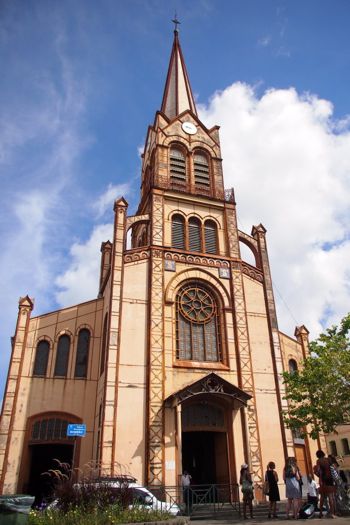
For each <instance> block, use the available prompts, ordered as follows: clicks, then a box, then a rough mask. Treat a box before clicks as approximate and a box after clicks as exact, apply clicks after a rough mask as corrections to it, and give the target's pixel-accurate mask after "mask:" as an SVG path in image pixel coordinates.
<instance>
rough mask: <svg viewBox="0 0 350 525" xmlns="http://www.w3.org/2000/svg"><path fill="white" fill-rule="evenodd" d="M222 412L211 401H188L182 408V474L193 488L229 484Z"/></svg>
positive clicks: (221, 408) (219, 407) (225, 426)
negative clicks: (186, 476)
mask: <svg viewBox="0 0 350 525" xmlns="http://www.w3.org/2000/svg"><path fill="white" fill-rule="evenodd" d="M227 419H228V414H226V411H225V409H224V408H223V407H222V406H220V405H219V404H216V403H214V402H212V401H207V400H205V399H203V400H196V401H192V402H191V401H190V402H188V403H187V404H185V405H184V406H183V408H182V440H181V441H182V471H185V470H187V471H188V472H190V473H191V476H192V482H193V484H196V485H202V484H205V485H206V484H214V483H229V481H230V475H229V463H230V458H229V454H228V447H227Z"/></svg>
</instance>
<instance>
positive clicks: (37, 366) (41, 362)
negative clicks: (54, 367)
mask: <svg viewBox="0 0 350 525" xmlns="http://www.w3.org/2000/svg"><path fill="white" fill-rule="evenodd" d="M49 352H50V343H49V342H48V341H45V340H42V341H39V343H38V346H37V347H36V354H35V362H34V370H33V375H34V376H45V375H46V370H47V363H48V361H49Z"/></svg>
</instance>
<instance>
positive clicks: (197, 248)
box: [188, 217, 202, 252]
mask: <svg viewBox="0 0 350 525" xmlns="http://www.w3.org/2000/svg"><path fill="white" fill-rule="evenodd" d="M201 226H202V225H201V222H200V220H199V219H197V218H196V217H191V218H190V219H189V221H188V248H189V250H191V251H193V252H201V251H202V243H201V229H202V228H201Z"/></svg>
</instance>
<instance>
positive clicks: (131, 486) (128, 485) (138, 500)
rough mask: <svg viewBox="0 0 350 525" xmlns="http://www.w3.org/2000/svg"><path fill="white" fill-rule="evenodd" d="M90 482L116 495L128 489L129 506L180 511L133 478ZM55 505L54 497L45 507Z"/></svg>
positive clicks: (76, 486) (102, 479)
mask: <svg viewBox="0 0 350 525" xmlns="http://www.w3.org/2000/svg"><path fill="white" fill-rule="evenodd" d="M131 480H132V481H131ZM91 483H93V485H94V487H95V488H96V490H98V488H99V487H100V488H101V489H103V487H108V488H111V489H115V491H116V497H117V494H120V489H122V490H123V489H125V490H127V491H128V492H129V491H130V492H131V494H130V500H131V501H132V503H131V504H130V505H129V508H133V507H136V506H144V507H147V508H149V509H150V510H157V511H163V512H169V514H172V515H173V516H177V515H178V514H180V513H181V509H180V507H179V506H178V505H177V503H175V502H174V503H170V502H167V501H160V500H159V499H158V498H156V496H155V495H154V494H152V492H151V491H150V490H148V489H147V488H146V487H143V486H142V485H139V484H138V483H136V480H135V478H126V479H125V478H122V479H120V478H115V479H113V478H101V479H99V480H96V481H94V482H88V485H90V484H91ZM83 485H84V483H76V484H75V485H74V486H73V489H74V490H79V489H80V488H81V487H83ZM57 506H59V501H58V500H57V499H55V500H54V501H53V502H52V503H50V505H48V507H47V508H51V509H52V508H56V507H57Z"/></svg>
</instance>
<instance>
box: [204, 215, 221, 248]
mask: <svg viewBox="0 0 350 525" xmlns="http://www.w3.org/2000/svg"><path fill="white" fill-rule="evenodd" d="M204 237H205V251H206V253H217V251H218V249H217V235H216V224H215V222H213V221H206V223H205V224H204Z"/></svg>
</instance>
